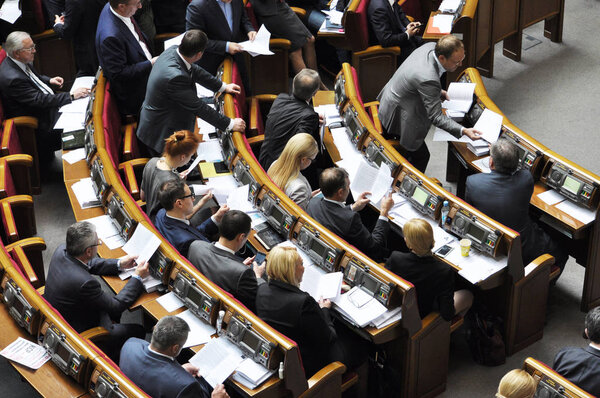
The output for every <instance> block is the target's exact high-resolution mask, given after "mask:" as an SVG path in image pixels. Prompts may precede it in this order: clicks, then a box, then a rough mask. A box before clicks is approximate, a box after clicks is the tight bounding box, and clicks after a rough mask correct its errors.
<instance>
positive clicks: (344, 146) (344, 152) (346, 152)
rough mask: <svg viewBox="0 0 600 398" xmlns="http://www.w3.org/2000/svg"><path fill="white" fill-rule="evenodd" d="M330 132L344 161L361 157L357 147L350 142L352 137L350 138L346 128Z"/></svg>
mask: <svg viewBox="0 0 600 398" xmlns="http://www.w3.org/2000/svg"><path fill="white" fill-rule="evenodd" d="M329 131H330V132H331V137H332V138H333V143H334V144H335V147H336V148H337V150H338V152H339V153H340V157H341V158H342V159H345V158H348V157H352V156H356V155H360V152H358V149H356V145H354V144H353V143H352V141H350V137H348V133H346V127H338V128H334V129H331V130H329Z"/></svg>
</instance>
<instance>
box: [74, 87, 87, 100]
mask: <svg viewBox="0 0 600 398" xmlns="http://www.w3.org/2000/svg"><path fill="white" fill-rule="evenodd" d="M88 95H90V89H89V88H86V87H78V88H76V89H75V91H73V98H75V99H79V98H85V97H87V96H88Z"/></svg>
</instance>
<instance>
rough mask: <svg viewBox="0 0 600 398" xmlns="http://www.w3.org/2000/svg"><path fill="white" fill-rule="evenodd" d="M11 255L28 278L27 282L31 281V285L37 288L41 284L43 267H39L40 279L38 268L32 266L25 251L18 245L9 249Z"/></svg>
mask: <svg viewBox="0 0 600 398" xmlns="http://www.w3.org/2000/svg"><path fill="white" fill-rule="evenodd" d="M10 254H11V256H13V258H14V260H15V262H16V263H17V264H18V266H19V268H21V271H23V274H24V275H25V276H26V278H27V279H28V280H29V283H31V286H33V287H34V288H36V289H37V288H38V287H40V286H43V285H44V283H43V280H44V278H43V276H44V267H43V266H42V269H41V272H42V273H41V275H42V278H41V280H40V278H39V277H38V272H39V271H40V270H39V269H38V270H37V272H36V270H35V269H34V267H33V264H32V263H31V261H29V258H28V257H27V255H26V254H25V252H24V251H23V249H22V248H20V247H16V248H14V249H13V250H11V252H10Z"/></svg>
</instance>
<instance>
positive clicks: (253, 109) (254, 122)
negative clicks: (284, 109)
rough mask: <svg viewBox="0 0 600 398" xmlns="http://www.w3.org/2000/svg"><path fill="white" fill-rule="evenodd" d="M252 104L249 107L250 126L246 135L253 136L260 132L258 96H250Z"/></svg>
mask: <svg viewBox="0 0 600 398" xmlns="http://www.w3.org/2000/svg"><path fill="white" fill-rule="evenodd" d="M249 100H250V106H249V107H248V109H249V111H248V126H247V129H246V137H253V136H256V135H257V134H259V131H258V117H259V116H258V115H259V114H260V105H259V103H258V99H257V98H249Z"/></svg>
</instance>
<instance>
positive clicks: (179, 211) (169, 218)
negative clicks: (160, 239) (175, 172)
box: [154, 179, 229, 257]
mask: <svg viewBox="0 0 600 398" xmlns="http://www.w3.org/2000/svg"><path fill="white" fill-rule="evenodd" d="M205 197H208V198H209V199H210V198H212V195H206V196H205ZM195 198H196V195H195V194H194V193H193V192H192V191H191V189H190V187H189V186H188V185H187V184H186V183H185V182H183V180H180V179H173V180H170V181H167V182H165V183H164V184H163V185H162V187H161V189H160V192H159V193H158V200H159V201H160V204H161V206H162V207H163V208H162V209H160V210H159V211H158V213H157V214H156V219H155V220H154V225H155V226H156V229H158V230H159V232H160V233H161V234H162V236H164V237H165V239H167V240H168V241H169V242H170V243H171V244H172V245H173V246H175V248H176V249H177V250H179V253H181V254H182V255H183V256H186V257H187V254H188V249H189V248H190V244H191V243H192V242H193V241H195V240H198V239H199V240H203V241H206V242H210V240H209V237H211V236H214V235H216V234H217V233H218V232H219V227H218V225H219V223H220V222H221V219H222V218H223V215H224V214H225V213H226V212H227V211H228V210H229V207H227V205H224V206H222V207H221V208H220V209H219V210H218V211H217V212H216V213H215V214H213V215H212V216H211V217H210V218H208V219H207V220H206V221H204V222H203V223H202V224H200V225H199V226H197V227H194V226H193V225H191V224H190V220H189V218H190V216H191V215H192V214H194V199H195Z"/></svg>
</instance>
